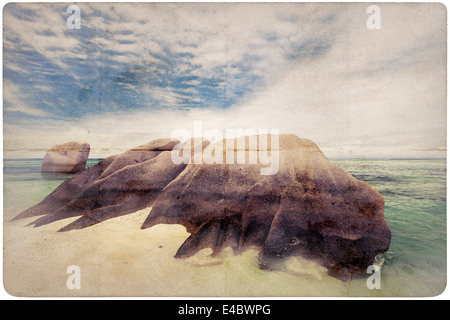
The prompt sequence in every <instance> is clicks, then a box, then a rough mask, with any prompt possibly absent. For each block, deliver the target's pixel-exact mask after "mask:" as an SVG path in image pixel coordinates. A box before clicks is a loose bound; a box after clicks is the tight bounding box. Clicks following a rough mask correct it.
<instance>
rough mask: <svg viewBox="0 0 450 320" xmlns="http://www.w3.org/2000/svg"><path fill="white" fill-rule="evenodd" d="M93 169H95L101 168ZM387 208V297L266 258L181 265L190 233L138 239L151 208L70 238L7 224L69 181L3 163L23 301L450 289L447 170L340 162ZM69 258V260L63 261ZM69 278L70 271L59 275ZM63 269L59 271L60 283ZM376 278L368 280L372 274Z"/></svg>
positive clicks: (441, 165) (7, 232)
mask: <svg viewBox="0 0 450 320" xmlns="http://www.w3.org/2000/svg"><path fill="white" fill-rule="evenodd" d="M98 161H99V160H98V159H92V160H89V161H88V166H89V165H92V164H94V163H96V162H98ZM333 162H334V163H335V164H336V165H338V166H339V167H341V168H343V169H344V170H346V171H348V172H349V173H351V174H352V175H353V176H355V177H356V178H358V179H359V180H362V181H365V182H367V183H369V184H371V185H372V186H373V187H374V188H375V189H377V190H378V191H379V192H380V193H381V194H382V195H383V197H384V199H385V217H386V221H387V223H388V225H389V227H390V229H391V232H392V241H391V244H390V248H389V250H388V251H387V252H386V253H384V254H383V255H382V256H379V257H378V258H377V263H378V264H379V265H381V289H379V290H377V289H374V290H369V289H368V288H367V286H366V279H365V278H362V279H357V280H352V281H349V282H341V281H339V280H336V279H334V278H332V277H330V276H328V275H327V273H326V269H325V268H323V267H321V266H319V265H317V264H316V263H314V262H312V261H309V260H305V259H302V258H299V257H292V258H289V259H287V260H286V261H285V264H284V267H283V268H282V269H280V271H266V270H260V269H259V268H258V262H257V256H258V251H257V250H256V249H255V250H254V249H250V250H247V251H246V252H244V253H243V254H241V255H239V256H234V255H233V254H232V253H231V252H230V251H229V250H224V251H223V252H222V253H221V254H220V255H219V256H217V257H210V256H209V253H210V252H209V251H208V249H205V250H202V251H201V252H199V253H198V254H197V255H195V256H194V257H192V258H189V259H186V260H178V259H175V258H173V255H174V254H175V252H176V249H177V248H178V247H179V246H180V245H181V243H182V242H183V241H184V239H186V238H187V237H188V236H189V234H188V233H187V232H186V230H185V229H184V227H182V226H167V225H162V226H155V227H153V228H150V229H146V230H140V225H141V224H142V222H143V220H145V218H146V216H147V215H148V212H149V210H150V209H146V210H141V211H140V212H137V213H135V214H133V215H128V216H124V217H120V218H115V219H111V220H109V221H105V222H103V223H101V224H99V225H96V226H93V227H90V228H87V229H83V230H76V231H71V232H66V233H57V232H56V231H57V230H58V229H59V228H60V227H61V226H60V224H61V225H65V224H66V223H67V221H65V220H63V221H60V222H56V223H53V224H50V225H48V226H44V227H40V228H31V227H29V226H26V224H28V223H29V222H31V221H33V220H34V219H31V220H30V219H26V220H22V221H15V222H9V220H10V219H11V218H12V217H14V216H15V215H16V214H18V213H19V212H20V211H22V210H24V209H26V208H28V207H30V206H32V205H34V204H36V203H38V202H40V201H41V200H42V199H43V198H44V197H45V196H46V195H48V194H49V193H51V192H52V191H53V190H54V189H55V188H56V187H57V186H58V185H59V184H60V183H61V182H63V181H64V180H65V179H67V178H68V177H70V176H71V175H66V174H58V175H48V174H47V175H42V174H41V172H40V166H41V163H42V160H41V159H26V160H25V159H16V160H8V159H5V160H4V251H5V252H4V274H5V276H4V284H5V287H6V289H7V291H8V292H10V293H11V294H14V295H21V296H23V295H24V296H53V295H56V296H64V295H87V296H95V295H106V296H117V295H118V296H130V295H132V296H275V297H277V296H396V297H402V296H435V295H439V294H440V293H442V291H443V290H444V289H445V285H446V161H445V160H334V161H333ZM62 257H65V258H62ZM68 263H74V264H80V265H82V270H83V279H85V280H84V281H85V282H84V283H89V284H90V286H89V285H85V286H84V287H83V290H80V291H77V292H75V291H68V289H67V288H66V286H65V278H66V277H67V275H66V273H65V269H64V268H65V266H67V265H68ZM61 269H64V270H63V271H62V272H61ZM55 270H59V272H60V273H58V276H55ZM368 276H369V275H368Z"/></svg>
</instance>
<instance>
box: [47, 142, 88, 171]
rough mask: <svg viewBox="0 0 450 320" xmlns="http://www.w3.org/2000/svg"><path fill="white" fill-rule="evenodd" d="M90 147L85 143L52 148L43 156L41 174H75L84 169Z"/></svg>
mask: <svg viewBox="0 0 450 320" xmlns="http://www.w3.org/2000/svg"><path fill="white" fill-rule="evenodd" d="M89 152H90V146H89V144H87V143H81V142H74V141H72V142H67V143H64V144H60V145H55V146H53V147H52V148H51V149H50V150H48V151H47V153H46V154H45V157H44V160H43V162H42V172H63V173H76V172H79V171H82V170H84V169H85V168H86V161H87V159H88V157H89Z"/></svg>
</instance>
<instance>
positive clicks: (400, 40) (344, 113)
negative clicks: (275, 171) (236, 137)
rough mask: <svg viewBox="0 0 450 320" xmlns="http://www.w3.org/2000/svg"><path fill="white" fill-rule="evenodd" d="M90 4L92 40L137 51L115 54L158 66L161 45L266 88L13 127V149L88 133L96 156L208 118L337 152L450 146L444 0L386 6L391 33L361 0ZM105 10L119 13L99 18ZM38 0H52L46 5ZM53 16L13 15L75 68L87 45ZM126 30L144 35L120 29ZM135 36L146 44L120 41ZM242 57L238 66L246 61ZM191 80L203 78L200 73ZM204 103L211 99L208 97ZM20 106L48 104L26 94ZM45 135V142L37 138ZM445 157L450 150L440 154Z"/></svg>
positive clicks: (40, 45) (173, 96) (171, 95)
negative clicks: (199, 104) (47, 33)
mask: <svg viewBox="0 0 450 320" xmlns="http://www.w3.org/2000/svg"><path fill="white" fill-rule="evenodd" d="M80 6H81V7H82V13H83V14H84V15H86V17H87V16H89V19H87V20H88V21H86V24H87V26H91V27H95V28H96V29H97V31H98V36H97V37H96V38H92V39H91V40H92V41H93V42H95V43H97V44H98V45H99V52H101V51H105V50H111V51H116V52H122V53H125V52H132V53H133V56H128V55H109V56H108V57H109V58H110V59H112V60H115V61H117V62H120V63H127V62H130V63H136V64H139V63H142V64H145V63H147V64H149V65H152V64H156V63H160V62H161V61H160V60H159V59H157V58H155V57H154V56H152V55H151V53H154V54H159V55H161V56H165V55H166V53H167V52H171V53H172V54H173V55H175V54H178V53H183V52H185V53H186V52H188V53H190V54H192V55H193V58H186V59H185V60H183V61H184V62H188V63H189V64H191V65H198V66H200V68H198V69H196V70H193V71H191V72H189V66H190V65H187V64H185V65H183V64H178V65H175V66H174V69H173V71H174V72H177V73H180V74H183V73H187V74H188V75H191V76H193V75H195V76H198V77H212V76H217V77H218V78H219V79H222V78H223V75H222V74H217V73H215V72H216V69H217V67H218V66H223V65H227V66H228V68H227V72H228V76H229V77H230V78H228V82H229V84H228V85H229V86H233V85H234V86H239V85H241V81H244V80H245V79H244V77H246V76H251V75H255V76H260V77H263V78H264V80H265V82H264V86H263V87H258V88H256V87H254V88H251V89H253V91H252V92H251V93H249V94H247V95H246V96H244V97H242V99H241V100H239V103H238V104H237V105H233V106H232V107H230V108H229V109H226V110H223V109H213V108H208V109H201V110H198V109H185V110H152V111H149V110H136V111H133V112H129V113H125V112H121V113H103V114H99V115H86V116H85V117H83V118H81V119H78V120H77V121H73V122H68V121H62V120H58V121H53V122H52V123H49V124H47V125H46V126H47V129H49V130H48V132H49V133H51V134H46V133H45V132H42V124H41V123H38V122H33V121H30V122H28V123H27V124H26V126H24V125H23V124H16V125H13V124H7V125H6V126H5V141H6V143H7V145H8V146H9V147H10V149H11V148H12V149H17V150H29V149H33V148H36V150H37V151H36V152H41V151H39V150H45V149H46V148H48V147H50V146H51V145H53V144H57V143H61V142H63V141H70V140H86V141H88V142H89V143H91V146H92V154H93V156H105V155H108V154H107V153H108V152H111V153H118V152H119V150H126V149H128V148H131V147H134V146H136V145H139V144H142V143H145V142H148V141H150V140H152V139H155V138H160V137H168V136H170V134H171V132H172V131H173V130H175V129H177V128H186V129H188V130H191V128H193V123H194V121H196V120H202V121H203V124H204V130H206V129H208V128H217V129H219V130H225V129H226V128H242V129H248V128H254V129H260V128H266V129H280V131H281V132H283V133H294V134H297V135H299V136H300V137H304V138H310V139H312V140H313V141H315V142H316V143H318V144H319V146H321V147H323V149H324V151H325V150H326V153H327V155H329V156H386V155H391V156H392V155H399V156H423V154H430V153H429V152H428V153H427V152H426V151H423V150H426V149H432V150H436V149H433V148H442V147H443V146H445V145H446V83H445V80H446V72H445V71H446V70H445V66H446V65H445V63H446V17H445V10H443V7H441V6H440V5H439V4H436V5H431V4H411V5H410V4H408V5H407V4H380V7H381V12H382V28H381V29H380V30H368V29H367V28H366V24H365V23H366V19H367V17H368V15H367V13H366V8H367V4H357V3H351V4H350V3H349V4H342V3H341V4H339V3H336V4H264V5H262V4H255V3H248V4H239V5H237V4H132V5H129V4H114V5H113V6H111V5H109V4H95V5H94V4H80ZM96 7H97V8H98V7H100V8H102V10H103V11H102V12H103V13H104V14H108V15H110V16H112V17H113V18H114V19H115V20H112V21H111V20H105V19H104V18H103V17H94V16H92V15H93V14H94V12H95V11H94V8H96ZM111 7H113V8H114V10H111ZM33 8H40V7H39V5H37V4H35V5H33ZM48 14H49V15H50V16H51V17H50V18H49V19H46V20H44V19H43V17H44V15H43V14H41V16H42V18H41V19H40V20H39V21H34V22H25V23H24V24H23V25H22V26H20V25H19V22H20V21H19V20H18V19H16V18H14V17H10V16H8V15H5V23H6V24H7V25H8V26H10V25H11V28H12V31H14V32H16V33H17V34H20V35H21V37H22V40H23V41H25V42H26V43H29V44H31V45H32V46H33V48H35V49H36V51H38V52H39V53H41V54H44V55H46V56H48V57H50V59H51V60H52V61H54V62H55V63H56V64H58V65H60V66H61V67H62V68H64V69H69V68H68V66H67V65H65V64H64V63H63V62H61V58H62V57H64V55H66V57H84V55H83V53H80V52H79V50H77V46H79V45H80V43H79V41H78V40H76V39H74V38H69V37H67V36H66V35H65V34H64V33H63V29H61V28H59V27H54V25H58V23H61V17H60V16H59V17H55V16H56V15H55V11H52V10H49V11H48ZM327 19H328V20H329V21H328V22H325V21H327ZM119 21H120V22H119ZM39 23H40V24H42V23H43V24H44V25H40V27H39V28H43V27H45V28H50V30H52V32H54V33H55V36H52V37H44V36H42V35H37V36H36V32H35V31H36V30H38V29H37V28H38V25H39ZM52 26H53V27H52ZM62 28H63V27H62ZM123 30H132V31H133V33H130V34H120V32H119V31H123ZM24 33H26V34H24ZM106 35H108V37H106ZM127 39H128V40H131V41H136V43H132V44H125V45H119V44H118V43H117V41H119V40H127ZM66 40H67V41H66ZM321 40H323V41H324V43H325V44H327V45H328V46H329V48H328V49H327V50H325V51H324V52H323V54H322V55H317V56H312V55H311V54H310V55H307V54H304V55H303V56H300V57H299V59H297V60H294V59H293V60H289V59H287V58H286V57H287V55H289V54H297V53H298V52H299V50H300V46H301V45H302V44H304V45H305V46H307V45H308V43H309V42H308V41H311V44H316V45H317V44H320V41H321ZM53 42H61V43H62V44H61V47H62V48H63V49H64V51H49V47H51V45H52V44H53ZM7 45H8V46H11V45H12V44H11V43H8V44H7ZM313 48H314V47H308V48H307V49H305V50H306V52H309V51H311V50H313ZM165 49H166V50H167V51H165ZM308 50H309V51H308ZM64 52H65V53H64ZM309 53H311V52H309ZM250 56H251V57H258V58H259V59H257V60H255V59H250V58H249V57H250ZM180 60H182V59H181V58H180ZM232 64H236V66H235V68H234V69H233V68H231V65H232ZM10 66H11V68H20V66H17V65H14V64H11V65H10ZM245 68H248V69H249V70H245ZM187 83H188V84H191V85H198V84H200V82H199V80H190V81H188V82H187ZM223 83H225V81H223ZM128 87H129V88H132V89H140V90H141V92H142V93H143V94H144V93H145V97H143V98H145V99H147V100H148V99H149V97H152V98H153V99H154V100H158V101H162V102H164V103H166V104H168V105H176V104H177V103H178V102H179V101H181V99H183V98H185V96H183V95H182V94H181V93H180V92H175V90H173V88H168V89H167V88H166V89H164V88H162V87H155V86H153V87H152V86H150V85H148V86H140V87H139V88H138V87H136V86H134V85H131V84H130V85H129V86H128ZM16 89H17V88H16ZM10 92H13V90H10ZM188 92H189V91H188V90H185V91H184V93H188ZM194 92H195V91H193V92H191V93H194ZM7 94H8V93H7ZM18 95H19V94H18ZM18 95H16V94H14V95H11V93H10V96H9V97H8V96H6V98H5V99H9V100H8V101H15V100H14V99H15V97H16V96H18ZM193 100H194V101H200V100H199V98H198V97H196V96H194V97H193ZM10 108H11V109H10V110H14V109H17V110H16V111H18V110H19V108H22V109H21V110H25V111H22V112H26V111H28V112H29V113H30V114H31V112H36V110H34V109H30V108H28V109H27V108H26V107H24V105H23V104H20V103H19V102H17V104H14V105H13V106H12V107H10ZM45 131H47V130H45ZM17 132H20V135H17V134H16V133H17ZM88 132H89V133H88ZM37 136H39V137H40V138H39V141H36V139H34V137H37ZM101 150H109V151H107V152H104V151H101ZM101 152H103V153H101ZM434 155H443V156H445V153H443V152H439V151H435V153H434Z"/></svg>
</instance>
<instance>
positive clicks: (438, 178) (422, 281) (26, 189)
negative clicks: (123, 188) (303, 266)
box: [3, 159, 447, 296]
mask: <svg viewBox="0 0 450 320" xmlns="http://www.w3.org/2000/svg"><path fill="white" fill-rule="evenodd" d="M98 161H99V159H91V160H89V161H88V166H90V165H93V164H95V163H96V162H98ZM333 162H334V163H335V164H336V165H337V166H339V167H341V168H342V169H344V170H346V171H347V172H349V173H350V174H352V175H353V176H354V177H356V178H357V179H359V180H362V181H365V182H367V183H369V184H370V185H372V186H373V187H374V188H375V189H377V190H378V191H379V192H380V193H381V194H382V195H383V197H384V199H385V218H386V221H387V223H388V225H389V228H390V229H391V232H392V241H391V244H390V248H389V250H388V251H387V252H386V253H384V254H383V255H382V256H380V257H378V259H377V261H378V262H379V263H380V264H381V263H382V273H381V275H382V284H383V286H384V290H382V292H380V293H379V294H378V295H384V296H435V295H438V294H440V293H442V291H443V290H444V289H445V286H446V278H447V276H446V268H447V267H446V261H447V256H446V252H447V250H446V230H447V221H446V160H333ZM41 163H42V159H15V160H8V159H5V160H4V171H3V174H4V175H3V180H4V198H3V199H4V204H3V205H4V215H5V216H4V221H5V223H7V221H9V220H10V219H11V218H12V217H13V216H14V215H15V214H17V213H19V212H20V211H22V210H24V209H26V208H28V207H30V206H32V205H34V204H36V203H38V202H40V201H41V200H42V199H43V198H44V197H45V196H46V195H48V194H49V193H51V192H52V191H53V190H54V189H55V188H56V187H57V186H58V185H59V184H60V183H62V182H63V181H64V180H65V179H67V178H68V177H70V176H71V175H68V174H57V175H43V174H41V172H40V169H41Z"/></svg>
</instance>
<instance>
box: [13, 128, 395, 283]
mask: <svg viewBox="0 0 450 320" xmlns="http://www.w3.org/2000/svg"><path fill="white" fill-rule="evenodd" d="M178 143H179V142H178V141H170V139H160V140H155V141H152V142H150V143H148V144H147V145H144V146H141V147H138V148H135V149H132V150H129V151H127V152H125V153H123V154H120V155H117V156H111V157H109V158H106V159H105V160H103V161H101V162H99V163H98V164H96V165H94V166H92V167H90V168H89V169H87V170H84V171H82V172H80V173H78V174H76V175H74V176H73V177H71V178H70V179H68V180H66V181H65V182H64V183H62V184H61V185H60V186H59V187H58V188H57V189H56V190H55V191H54V192H53V193H52V194H50V195H49V196H48V197H47V198H45V199H44V200H43V201H42V202H41V203H39V204H37V205H35V206H34V207H31V208H30V209H28V210H26V211H24V212H22V213H21V214H19V215H18V216H17V217H16V218H15V219H21V218H26V217H31V216H39V215H42V217H39V218H38V219H37V220H36V221H34V222H33V223H32V224H34V225H35V226H40V225H43V224H47V223H50V222H53V221H55V220H59V219H63V218H67V217H74V216H81V217H80V218H79V219H77V220H75V221H74V222H72V223H70V224H68V225H67V226H65V227H64V228H63V229H61V230H60V231H68V230H72V229H80V228H84V227H88V226H90V225H93V224H95V223H98V222H101V221H104V220H106V219H109V218H113V217H117V216H119V215H124V214H129V213H132V212H135V211H137V210H140V209H144V208H147V207H152V209H151V211H150V214H149V216H148V217H147V219H146V220H145V222H144V223H143V225H142V228H143V229H145V228H150V227H152V226H154V225H157V224H160V223H168V224H181V225H183V226H185V227H186V229H187V231H188V232H189V233H191V235H190V236H189V237H188V239H186V241H185V242H184V243H183V244H182V245H181V247H180V248H179V249H178V251H177V253H176V257H177V258H185V257H189V256H191V255H194V254H195V253H196V252H198V251H199V250H201V249H204V248H212V250H213V254H216V253H218V252H220V250H221V249H223V248H225V247H231V248H233V249H234V251H235V252H236V253H239V252H240V251H241V250H244V249H245V248H248V247H250V246H252V247H255V246H256V247H258V248H260V250H261V255H260V265H261V267H265V268H270V266H271V264H272V263H274V261H275V262H276V261H280V260H282V259H283V258H285V257H288V256H292V255H300V256H303V257H307V258H310V259H314V260H315V261H317V262H319V263H320V264H321V265H324V266H325V267H327V268H328V273H329V274H330V275H332V276H334V277H336V278H339V279H341V280H348V279H351V278H352V277H355V276H356V277H357V276H361V275H364V274H366V269H367V267H368V266H369V265H370V264H371V263H372V262H373V260H374V258H375V256H376V255H377V254H379V253H382V252H384V251H386V250H387V249H388V247H389V243H390V239H391V233H390V230H389V228H388V226H387V223H386V221H385V219H384V200H383V197H382V196H381V194H380V193H378V192H377V191H376V190H375V189H373V188H372V187H371V186H370V185H368V184H367V183H364V182H361V181H358V180H357V179H355V178H354V177H353V176H351V175H350V174H349V173H347V172H345V171H344V170H342V169H340V168H338V167H337V166H335V165H334V164H332V163H331V162H330V161H329V160H328V159H327V158H326V157H325V155H324V154H323V153H322V152H321V151H320V150H319V148H318V147H317V146H316V145H315V144H314V143H313V142H311V141H309V140H307V139H300V138H298V137H297V136H295V135H280V136H279V148H278V149H277V150H271V152H277V155H278V159H279V169H278V171H277V172H276V173H275V174H272V175H262V174H261V170H260V169H261V167H264V166H265V165H262V164H260V163H259V162H258V163H256V164H249V162H248V161H247V162H246V163H245V164H235V163H231V164H227V163H226V161H225V160H224V161H223V163H221V164H207V163H204V162H203V163H194V162H193V161H192V160H191V162H189V163H188V164H185V163H180V164H174V162H173V161H172V158H171V153H172V152H175V151H172V149H173V148H174V147H175V146H176V145H177V144H178ZM219 143H222V142H219ZM193 145H194V144H192V148H191V149H189V150H188V151H190V152H191V155H193V152H194V149H195V150H199V149H198V148H194V147H193ZM223 145H224V146H225V144H223ZM226 145H227V146H229V144H226ZM236 145H239V143H236ZM211 146H214V145H209V147H211ZM205 148H206V149H205ZM231 149H233V148H231ZM269 149H270V148H269ZM176 150H177V151H176V152H179V148H177V149H176ZM200 150H203V151H207V150H209V149H208V146H207V143H203V144H202V146H201V148H200ZM215 150H216V152H217V150H220V149H215ZM229 151H230V148H229V147H224V148H223V156H224V158H223V159H225V157H226V152H229ZM231 151H239V147H234V149H233V150H231ZM241 151H245V152H248V153H249V151H252V148H249V147H248V143H247V145H246V146H245V147H244V148H243V150H241ZM253 151H258V152H259V151H261V150H259V147H256V148H255V149H253ZM183 152H187V151H186V150H184V151H183ZM246 159H247V160H248V159H249V157H248V155H247V156H246Z"/></svg>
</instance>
